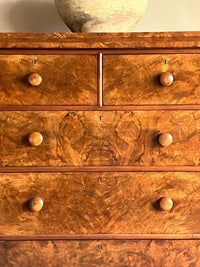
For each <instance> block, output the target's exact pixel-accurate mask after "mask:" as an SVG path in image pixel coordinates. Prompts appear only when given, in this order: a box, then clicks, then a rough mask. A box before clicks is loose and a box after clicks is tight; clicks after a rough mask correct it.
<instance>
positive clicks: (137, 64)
mask: <svg viewBox="0 0 200 267" xmlns="http://www.w3.org/2000/svg"><path fill="white" fill-rule="evenodd" d="M199 62H200V55H199V54H175V55H170V54H161V55H110V56H106V55H105V56H104V58H103V69H104V76H103V88H104V105H133V104H134V105H146V104H153V105H156V104H199V103H200V85H199V84H200V70H199ZM163 72H171V73H172V74H173V76H174V82H173V83H172V84H171V85H170V86H167V87H164V86H162V85H161V84H160V81H159V77H160V74H162V73H163Z"/></svg>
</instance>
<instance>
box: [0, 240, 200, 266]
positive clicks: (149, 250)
mask: <svg viewBox="0 0 200 267" xmlns="http://www.w3.org/2000/svg"><path fill="white" fill-rule="evenodd" d="M199 250H200V241H199V240H193V241H189V240H187V241H186V240H173V241H171V240H170V241H169V240H143V241H142V240H140V241H138V240H135V241H119V240H118V241H70V242H69V241H40V242H33V241H32V242H31V241H25V242H24V241H20V242H14V241H10V242H5V241H3V242H0V262H1V264H2V266H4V267H21V266H23V267H30V266H31V267H38V266H42V267H68V266H75V267H88V266H92V267H95V266H96V267H105V266H109V267H144V266H145V267H166V266H167V267H175V266H176V267H191V266H196V267H198V266H199V265H200V253H199Z"/></svg>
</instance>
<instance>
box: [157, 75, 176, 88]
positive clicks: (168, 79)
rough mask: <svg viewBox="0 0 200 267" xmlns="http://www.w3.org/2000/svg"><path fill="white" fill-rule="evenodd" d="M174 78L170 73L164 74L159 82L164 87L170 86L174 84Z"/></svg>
mask: <svg viewBox="0 0 200 267" xmlns="http://www.w3.org/2000/svg"><path fill="white" fill-rule="evenodd" d="M173 80H174V77H173V75H172V74H171V73H170V72H164V73H162V74H161V75H160V77H159V81H160V83H161V84H162V85H163V86H170V85H171V84H172V83H173Z"/></svg>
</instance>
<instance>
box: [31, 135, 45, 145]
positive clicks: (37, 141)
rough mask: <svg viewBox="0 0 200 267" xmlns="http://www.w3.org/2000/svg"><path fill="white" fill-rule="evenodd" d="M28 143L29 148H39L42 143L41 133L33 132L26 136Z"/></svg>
mask: <svg viewBox="0 0 200 267" xmlns="http://www.w3.org/2000/svg"><path fill="white" fill-rule="evenodd" d="M28 141H29V144H30V145H31V146H39V145H40V144H41V143H42V141H43V136H42V135H41V133H38V132H33V133H31V134H30V135H29V136H28Z"/></svg>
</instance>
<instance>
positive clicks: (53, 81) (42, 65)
mask: <svg viewBox="0 0 200 267" xmlns="http://www.w3.org/2000/svg"><path fill="white" fill-rule="evenodd" d="M0 68H1V72H0V105H96V104H97V63H96V56H95V55H94V56H92V55H90V56H89V55H6V56H5V55H1V56H0ZM33 73H36V74H37V75H39V77H41V78H42V82H41V84H40V85H38V86H35V85H36V84H38V83H39V82H40V80H39V78H38V76H30V75H31V74H33ZM88 73H89V75H88ZM29 77H30V79H29ZM29 81H31V83H30V82H29ZM38 81H39V82H38Z"/></svg>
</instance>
